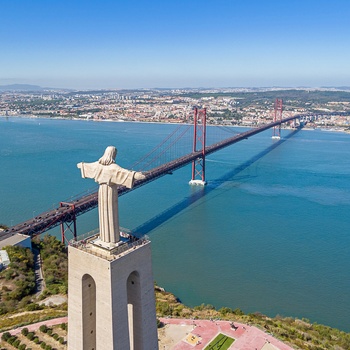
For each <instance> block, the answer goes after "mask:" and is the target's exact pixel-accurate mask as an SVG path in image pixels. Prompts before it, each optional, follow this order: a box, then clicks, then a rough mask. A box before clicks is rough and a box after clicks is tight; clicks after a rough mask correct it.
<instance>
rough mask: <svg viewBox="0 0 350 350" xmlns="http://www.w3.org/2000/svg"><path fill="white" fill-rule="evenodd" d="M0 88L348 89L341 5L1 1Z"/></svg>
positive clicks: (322, 0) (349, 6)
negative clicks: (0, 49)
mask: <svg viewBox="0 0 350 350" xmlns="http://www.w3.org/2000/svg"><path fill="white" fill-rule="evenodd" d="M1 8H2V16H1V21H0V34H1V37H2V39H1V42H2V55H1V56H0V67H1V68H0V85H7V84H19V83H22V84H36V85H40V86H49V87H61V88H80V89H94V88H97V89H102V88H156V87H157V88H181V87H190V88H198V87H208V88H209V87H216V88H219V87H238V86H239V87H253V86H254V87H263V86H281V87H283V86H290V87H298V86H313V87H319V86H349V85H350V70H349V63H348V62H349V61H350V46H349V45H348V44H349V38H350V26H349V25H348V18H349V17H350V16H349V15H350V3H349V2H348V1H346V0H334V1H332V2H329V1H326V0H306V1H301V0H300V1H299V0H296V1H285V2H283V3H282V2H278V1H276V0H266V1H259V0H250V1H244V2H243V1H234V0H231V1H229V0H217V1H215V2H214V1H208V0H203V1H198V0H193V1H185V0H180V1H176V2H162V1H159V0H154V1H148V2H147V1H143V0H135V1H130V2H122V1H110V0H102V1H99V2H97V1H81V0H76V1H74V2H68V1H67V0H61V1H55V2H46V1H44V0H36V1H31V2H29V1H24V0H22V1H21V0H3V1H2V2H1Z"/></svg>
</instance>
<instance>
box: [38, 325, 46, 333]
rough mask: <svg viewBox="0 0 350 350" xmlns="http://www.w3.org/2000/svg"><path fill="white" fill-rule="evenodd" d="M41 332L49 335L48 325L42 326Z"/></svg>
mask: <svg viewBox="0 0 350 350" xmlns="http://www.w3.org/2000/svg"><path fill="white" fill-rule="evenodd" d="M39 331H40V332H43V333H47V331H48V328H47V326H46V324H43V325H41V326H40V327H39Z"/></svg>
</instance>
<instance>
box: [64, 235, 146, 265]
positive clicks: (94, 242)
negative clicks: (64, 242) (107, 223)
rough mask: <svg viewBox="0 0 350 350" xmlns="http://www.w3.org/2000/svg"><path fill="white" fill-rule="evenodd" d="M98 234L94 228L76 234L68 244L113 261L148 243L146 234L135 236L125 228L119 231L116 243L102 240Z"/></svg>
mask: <svg viewBox="0 0 350 350" xmlns="http://www.w3.org/2000/svg"><path fill="white" fill-rule="evenodd" d="M99 236H100V234H99V229H96V230H93V231H90V232H87V233H85V234H83V235H81V236H78V237H77V239H76V240H74V239H72V240H70V241H69V246H70V247H74V248H77V249H80V250H83V251H86V252H87V253H90V254H93V255H96V256H98V257H100V258H103V259H106V260H108V261H113V260H115V259H117V258H120V257H122V256H124V255H127V254H128V253H130V252H131V251H134V250H135V249H137V248H138V247H140V246H143V245H146V244H148V243H150V241H149V239H148V237H147V236H143V237H141V238H140V237H136V236H134V235H133V234H132V233H131V232H130V231H129V230H127V229H122V230H121V231H120V240H119V242H117V243H105V242H102V241H101V240H100V238H99Z"/></svg>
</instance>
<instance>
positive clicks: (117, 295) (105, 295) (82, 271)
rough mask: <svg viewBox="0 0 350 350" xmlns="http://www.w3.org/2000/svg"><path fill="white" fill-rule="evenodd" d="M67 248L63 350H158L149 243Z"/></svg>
mask: <svg viewBox="0 0 350 350" xmlns="http://www.w3.org/2000/svg"><path fill="white" fill-rule="evenodd" d="M125 247H128V245H127V244H126V245H125V246H124V248H123V245H122V246H120V247H119V248H118V249H117V250H114V251H113V254H112V253H111V252H108V250H106V249H102V248H99V247H96V246H95V245H93V244H86V243H85V242H84V244H80V245H79V244H76V245H75V246H70V247H69V248H68V254H69V256H68V257H69V267H68V276H69V281H68V349H69V350H128V349H131V350H153V349H158V335H157V324H156V312H155V297H154V281H153V275H152V263H151V244H150V242H149V241H147V240H144V241H142V242H141V241H139V242H134V243H133V244H132V246H131V247H130V248H125Z"/></svg>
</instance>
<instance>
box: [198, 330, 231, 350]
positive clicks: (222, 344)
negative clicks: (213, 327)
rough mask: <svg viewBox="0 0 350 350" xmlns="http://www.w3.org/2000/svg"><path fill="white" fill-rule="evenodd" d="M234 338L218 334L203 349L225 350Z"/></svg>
mask: <svg viewBox="0 0 350 350" xmlns="http://www.w3.org/2000/svg"><path fill="white" fill-rule="evenodd" d="M234 341H235V340H234V339H233V338H230V337H228V336H227V335H224V334H222V333H220V334H218V335H217V336H216V337H215V338H214V339H213V340H212V341H211V342H210V343H209V344H208V345H207V346H206V347H205V349H204V350H216V349H218V350H227V349H228V348H229V347H230V346H231V345H232V343H233V342H234Z"/></svg>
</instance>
